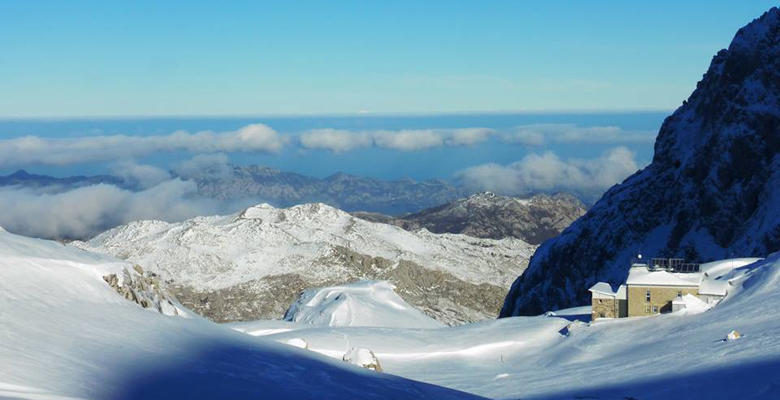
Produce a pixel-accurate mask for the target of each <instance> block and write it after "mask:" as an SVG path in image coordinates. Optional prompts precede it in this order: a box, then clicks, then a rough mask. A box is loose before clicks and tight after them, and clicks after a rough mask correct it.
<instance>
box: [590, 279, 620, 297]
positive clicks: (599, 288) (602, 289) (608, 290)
mask: <svg viewBox="0 0 780 400" xmlns="http://www.w3.org/2000/svg"><path fill="white" fill-rule="evenodd" d="M588 290H590V291H591V292H593V293H599V294H604V295H607V296H615V295H617V293H615V292H614V291H613V290H612V286H610V284H609V283H606V282H599V283H597V284H595V285H593V286H591V288H590V289H588Z"/></svg>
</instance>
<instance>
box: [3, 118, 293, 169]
mask: <svg viewBox="0 0 780 400" xmlns="http://www.w3.org/2000/svg"><path fill="white" fill-rule="evenodd" d="M285 142H286V138H285V137H283V136H281V135H279V134H278V133H277V132H276V131H274V130H273V129H271V128H270V127H268V126H266V125H262V124H252V125H248V126H245V127H243V128H241V129H239V130H237V131H230V132H219V133H215V132H210V131H204V132H197V133H188V132H184V131H177V132H173V133H171V134H168V135H162V136H128V135H111V136H83V137H78V138H67V139H60V138H57V139H53V138H40V137H37V136H24V137H19V138H14V139H6V140H0V167H9V166H18V165H30V164H47V165H70V164H79V163H88V162H98V161H113V160H121V159H131V158H137V157H142V156H147V155H150V154H153V153H157V152H172V151H186V152H191V153H217V152H225V153H234V152H267V153H276V152H279V151H280V150H281V149H282V147H283V146H284V144H285Z"/></svg>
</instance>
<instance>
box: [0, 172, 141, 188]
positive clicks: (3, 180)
mask: <svg viewBox="0 0 780 400" xmlns="http://www.w3.org/2000/svg"><path fill="white" fill-rule="evenodd" d="M99 183H109V184H112V185H117V186H127V184H126V183H125V182H124V181H123V180H122V179H120V178H117V177H115V176H110V175H95V176H81V175H77V176H69V177H66V178H55V177H52V176H48V175H38V174H30V173H28V172H27V171H25V170H23V169H20V170H18V171H16V172H14V173H13V174H11V175H5V176H2V175H0V186H21V187H29V188H41V187H47V186H61V187H63V188H64V189H70V188H76V187H81V186H89V185H97V184H99Z"/></svg>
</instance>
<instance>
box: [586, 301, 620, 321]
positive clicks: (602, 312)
mask: <svg viewBox="0 0 780 400" xmlns="http://www.w3.org/2000/svg"><path fill="white" fill-rule="evenodd" d="M591 310H592V312H591V316H590V319H591V321H595V320H597V319H599V318H619V314H618V310H617V300H615V299H614V298H609V299H605V298H596V297H593V305H592V307H591Z"/></svg>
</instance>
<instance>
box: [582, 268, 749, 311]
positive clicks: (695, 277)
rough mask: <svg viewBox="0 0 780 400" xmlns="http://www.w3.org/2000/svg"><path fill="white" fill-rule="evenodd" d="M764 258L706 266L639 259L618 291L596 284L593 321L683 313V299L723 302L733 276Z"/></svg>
mask: <svg viewBox="0 0 780 400" xmlns="http://www.w3.org/2000/svg"><path fill="white" fill-rule="evenodd" d="M759 260H761V259H760V258H738V259H731V260H722V261H715V262H710V263H706V264H694V263H686V262H685V261H684V260H682V259H675V258H671V259H669V258H667V259H664V258H654V259H651V261H650V263H645V262H643V261H642V260H641V256H640V258H639V259H637V260H635V261H634V262H633V263H632V264H631V268H630V269H629V271H628V276H627V277H626V282H625V284H623V285H620V286H619V287H618V289H617V290H613V289H612V286H611V285H610V284H609V283H606V282H599V283H597V284H595V285H593V286H592V287H591V288H590V289H589V291H590V292H591V294H592V311H591V312H592V313H591V320H594V321H595V320H597V319H599V318H625V317H641V316H650V315H654V314H663V313H668V312H673V311H679V310H681V309H684V308H685V301H683V298H684V297H686V296H687V295H692V296H695V297H697V298H698V299H699V300H701V301H702V302H703V303H706V304H715V303H717V302H719V301H720V300H722V299H723V298H724V297H726V295H728V291H729V289H730V287H731V285H730V283H729V273H731V271H733V270H734V269H735V268H739V267H742V266H745V265H748V264H752V263H754V262H756V261H759Z"/></svg>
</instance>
